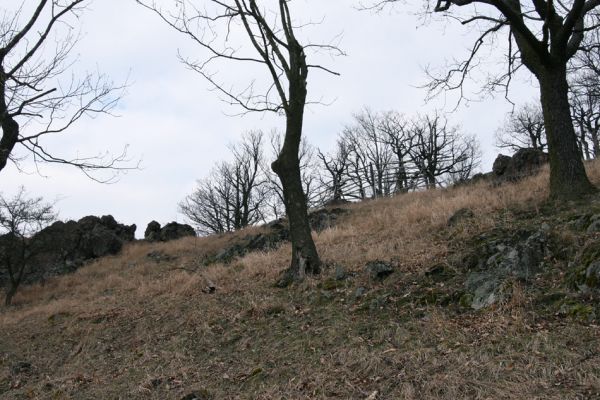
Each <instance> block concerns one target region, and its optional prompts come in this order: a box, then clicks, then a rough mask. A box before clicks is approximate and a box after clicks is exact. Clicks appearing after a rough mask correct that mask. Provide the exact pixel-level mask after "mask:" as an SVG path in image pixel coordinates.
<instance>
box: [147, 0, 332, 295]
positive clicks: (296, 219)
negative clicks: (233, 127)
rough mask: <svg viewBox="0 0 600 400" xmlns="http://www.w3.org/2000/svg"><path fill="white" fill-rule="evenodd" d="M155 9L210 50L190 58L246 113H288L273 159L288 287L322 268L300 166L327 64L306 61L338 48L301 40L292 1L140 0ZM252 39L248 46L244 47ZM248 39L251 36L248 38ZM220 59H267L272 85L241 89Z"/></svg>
mask: <svg viewBox="0 0 600 400" xmlns="http://www.w3.org/2000/svg"><path fill="white" fill-rule="evenodd" d="M137 2H138V3H140V4H142V5H144V6H146V7H147V8H149V9H151V10H153V11H155V12H156V13H157V14H158V15H159V16H160V17H161V18H162V19H163V20H164V21H165V22H166V23H168V24H169V25H170V26H171V27H173V28H174V29H176V30H177V31H179V32H181V33H183V34H185V35H186V36H188V37H189V38H191V39H192V40H193V41H194V42H196V43H197V44H198V45H199V46H200V47H202V48H203V49H204V50H206V52H207V57H206V58H205V59H204V60H203V61H194V60H189V59H187V60H184V62H185V63H186V64H187V66H188V67H190V68H192V69H193V70H195V71H197V72H198V73H200V74H201V75H202V76H203V77H204V78H205V79H206V80H207V81H208V82H210V83H211V84H212V85H213V86H214V88H215V89H216V90H217V91H219V92H220V93H221V94H222V95H223V96H224V97H225V99H226V100H227V101H228V102H229V103H231V104H235V105H237V106H239V107H241V108H242V109H243V110H244V111H246V112H265V111H271V112H275V113H278V114H283V115H284V116H285V118H286V129H285V138H284V141H283V145H282V147H281V151H280V153H279V156H278V158H277V159H276V160H275V161H274V162H273V164H272V165H271V167H272V169H273V171H275V173H276V174H277V176H278V177H279V179H280V180H281V183H282V188H283V197H284V204H285V209H286V213H287V216H288V219H289V223H290V237H291V242H292V260H291V265H290V267H289V269H288V270H287V271H286V272H285V273H284V275H283V276H282V279H281V280H280V282H279V283H280V285H281V286H285V285H287V284H289V283H291V282H293V281H299V280H302V279H304V276H305V275H306V274H317V273H319V272H320V270H321V261H320V259H319V255H318V253H317V249H316V246H315V244H314V241H313V239H312V236H311V230H310V226H309V223H308V209H307V205H306V203H307V202H306V195H305V193H304V191H303V185H302V177H301V171H300V160H299V158H298V153H299V151H300V142H301V138H302V128H303V122H304V108H305V106H306V103H307V95H308V90H307V77H308V73H309V70H310V69H315V68H316V69H321V70H324V71H327V72H332V71H330V70H328V69H327V68H325V67H323V66H320V65H315V64H311V63H309V62H308V61H307V51H309V50H311V49H316V50H320V51H329V52H334V53H336V52H337V53H339V50H338V49H337V48H336V47H335V46H332V45H316V44H302V43H301V42H300V41H299V40H298V37H297V36H296V31H297V30H298V29H301V28H299V26H298V25H297V24H295V23H294V21H293V20H292V15H291V12H290V7H289V0H277V1H276V2H274V3H275V4H276V7H274V8H272V9H268V8H266V6H264V3H263V6H261V5H259V4H258V2H257V1H256V0H209V1H204V2H203V3H202V4H200V2H198V1H194V0H176V1H175V2H174V3H175V10H172V11H161V10H160V9H159V8H158V6H157V5H156V3H149V2H146V1H143V0H137ZM237 34H241V35H242V36H241V40H245V43H246V44H248V46H243V45H242V46H240V43H241V42H240V40H238V39H240V37H238V36H237ZM248 42H249V43H248ZM219 61H225V62H239V63H245V64H247V65H249V66H252V65H254V66H256V65H258V66H262V67H263V71H264V72H266V73H267V75H268V76H269V82H270V84H269V85H268V86H267V87H266V88H265V89H263V90H260V89H257V88H256V87H255V81H254V80H252V81H251V83H250V84H249V85H246V86H244V89H242V90H240V91H237V92H236V91H235V90H234V89H233V88H229V87H228V86H225V85H224V84H223V83H222V82H219V81H218V79H217V76H215V74H214V72H212V71H210V70H209V67H210V66H211V65H212V64H213V63H215V62H219Z"/></svg>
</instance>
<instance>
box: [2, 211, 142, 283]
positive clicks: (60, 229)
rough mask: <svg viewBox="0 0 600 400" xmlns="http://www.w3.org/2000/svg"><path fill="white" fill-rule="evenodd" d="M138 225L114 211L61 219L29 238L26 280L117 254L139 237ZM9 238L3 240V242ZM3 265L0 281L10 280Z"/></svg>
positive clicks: (30, 280) (67, 270) (55, 273)
mask: <svg viewBox="0 0 600 400" xmlns="http://www.w3.org/2000/svg"><path fill="white" fill-rule="evenodd" d="M135 230H136V226H135V225H123V224H119V223H118V222H117V221H115V219H114V218H113V217H112V216H111V215H105V216H103V217H100V218H99V217H96V216H87V217H83V218H81V219H80V220H79V221H67V222H62V221H57V222H55V223H53V224H52V225H50V226H49V227H47V228H45V229H43V230H41V231H40V232H38V233H37V234H36V235H35V236H33V237H32V238H30V239H28V242H27V243H28V246H29V252H30V253H31V254H32V256H31V259H30V261H29V271H27V272H28V273H27V275H26V279H25V281H26V282H29V283H31V282H37V281H41V280H44V279H46V278H48V277H50V276H54V275H62V274H65V273H69V272H73V271H75V270H76V269H77V268H78V267H80V266H81V265H83V263H84V262H85V261H87V260H90V259H94V258H98V257H103V256H106V255H112V254H117V253H118V252H119V251H121V248H122V247H123V243H125V242H129V241H133V240H134V239H135ZM5 242H6V240H0V246H2V245H3V244H2V243H5ZM6 273H7V272H6V271H5V269H4V268H0V284H3V283H4V282H6V280H7V276H6Z"/></svg>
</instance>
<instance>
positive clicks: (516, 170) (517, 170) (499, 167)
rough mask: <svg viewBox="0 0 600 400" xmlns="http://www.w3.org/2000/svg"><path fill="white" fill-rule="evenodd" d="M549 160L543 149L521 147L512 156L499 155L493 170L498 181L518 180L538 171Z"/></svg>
mask: <svg viewBox="0 0 600 400" xmlns="http://www.w3.org/2000/svg"><path fill="white" fill-rule="evenodd" d="M548 160H549V157H548V154H546V153H544V152H543V151H541V150H538V149H519V150H517V152H516V153H515V154H513V156H512V157H508V156H505V155H503V154H500V155H498V157H497V158H496V160H495V161H494V166H493V167H492V172H493V174H494V177H495V179H496V180H497V181H501V182H502V181H518V180H520V179H522V178H524V177H526V176H529V175H532V174H534V173H536V172H537V171H538V169H539V168H540V167H541V166H542V165H544V164H546V163H547V162H548Z"/></svg>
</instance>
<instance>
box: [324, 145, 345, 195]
mask: <svg viewBox="0 0 600 400" xmlns="http://www.w3.org/2000/svg"><path fill="white" fill-rule="evenodd" d="M349 156H350V151H349V146H348V143H347V142H345V141H344V140H342V139H341V138H340V139H338V141H337V143H336V147H335V151H334V152H333V153H331V154H327V155H325V154H323V153H322V152H321V151H319V159H320V160H321V164H322V166H323V168H324V169H325V171H326V176H327V180H325V179H321V185H322V186H324V187H325V190H326V191H327V193H328V194H329V196H328V197H329V198H328V200H329V201H333V202H336V201H340V200H342V199H343V198H344V191H343V187H344V185H345V183H346V179H347V174H346V172H347V169H348V157H349Z"/></svg>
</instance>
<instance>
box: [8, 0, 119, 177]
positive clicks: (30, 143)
mask: <svg viewBox="0 0 600 400" xmlns="http://www.w3.org/2000/svg"><path fill="white" fill-rule="evenodd" d="M87 3H88V1H86V0H72V1H61V0H37V1H36V2H34V4H32V5H34V7H33V10H32V12H31V13H29V14H27V15H26V12H25V11H24V10H26V9H27V10H29V8H28V7H27V6H29V5H30V4H29V2H25V1H24V2H23V3H21V5H20V6H19V7H17V8H16V11H9V10H7V9H4V7H0V126H1V127H2V137H1V138H0V170H2V169H3V168H4V167H5V166H6V164H7V161H9V160H10V161H12V162H14V163H15V164H17V166H18V163H19V161H20V160H21V159H22V158H23V157H26V156H28V155H29V156H32V157H33V160H34V161H35V162H36V163H38V162H48V163H60V164H69V165H72V166H75V167H77V168H79V169H80V170H81V171H83V172H84V173H86V174H87V175H88V176H90V177H92V178H93V179H96V180H110V179H111V178H112V177H114V174H113V173H114V172H115V171H117V170H119V169H122V168H123V165H122V164H121V163H122V162H123V161H126V155H125V151H123V153H122V154H120V155H118V156H116V157H112V156H111V155H109V154H106V153H99V154H97V155H92V156H90V157H79V156H78V157H75V158H68V157H65V156H62V155H59V154H58V153H57V152H55V151H53V150H51V149H49V148H48V147H47V146H46V145H45V144H44V138H45V137H46V136H47V135H51V134H59V133H62V132H65V131H66V130H68V129H69V128H72V127H73V126H74V125H75V123H76V122H77V121H78V120H80V119H81V118H83V117H86V116H87V117H94V116H95V115H98V114H106V113H110V111H111V110H112V109H113V107H114V106H115V105H116V103H117V101H118V100H119V98H120V97H121V95H122V93H123V89H124V87H123V86H115V85H114V84H113V83H112V82H111V81H110V80H109V79H108V78H106V77H105V76H103V75H99V74H94V73H87V74H84V75H82V76H77V75H76V74H75V73H74V72H73V70H74V68H73V67H74V64H75V61H76V59H74V58H73V51H74V49H75V45H76V44H77V40H78V36H77V33H76V28H75V26H74V24H75V23H76V22H77V18H78V16H79V15H80V14H81V13H82V12H83V11H84V10H85V8H86V7H87ZM19 148H20V150H19ZM98 170H106V171H112V172H113V173H110V174H109V176H108V177H107V176H104V175H103V176H98V175H96V174H94V175H90V174H91V173H92V172H93V171H98Z"/></svg>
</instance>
